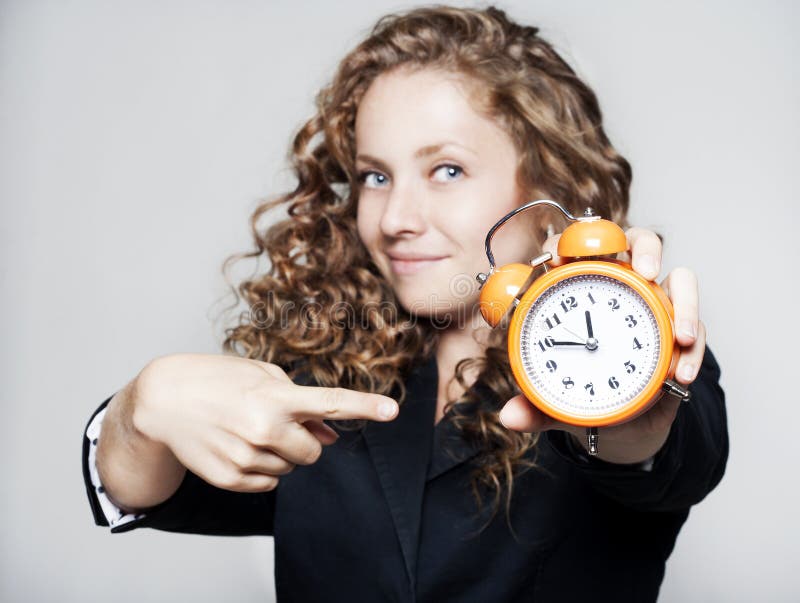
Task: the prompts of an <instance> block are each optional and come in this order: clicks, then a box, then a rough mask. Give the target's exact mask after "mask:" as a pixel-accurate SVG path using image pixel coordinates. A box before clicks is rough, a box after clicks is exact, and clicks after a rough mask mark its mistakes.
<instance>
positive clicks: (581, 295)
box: [520, 274, 661, 418]
mask: <svg viewBox="0 0 800 603" xmlns="http://www.w3.org/2000/svg"><path fill="white" fill-rule="evenodd" d="M520 345H521V350H520V351H521V359H522V365H523V367H524V370H525V373H526V375H527V377H528V380H529V381H530V383H531V385H532V386H533V387H534V389H535V390H536V391H538V392H539V395H540V396H541V397H542V398H543V399H544V400H546V401H548V402H549V403H550V404H551V405H552V406H553V407H554V408H556V409H557V410H559V411H560V412H562V413H564V414H567V415H572V416H578V417H587V418H588V417H598V416H602V415H607V414H610V413H614V412H616V411H618V410H620V409H622V408H624V407H625V406H627V405H628V404H629V403H630V402H631V401H632V400H633V399H634V398H635V397H636V396H637V395H638V394H639V393H641V392H642V390H643V389H644V388H645V386H646V385H647V384H648V383H649V382H650V380H651V379H652V377H653V373H654V372H655V370H656V366H657V364H658V360H659V353H660V349H661V337H660V333H659V330H658V325H657V323H656V319H655V317H654V315H653V312H652V310H651V309H650V306H649V305H648V304H647V303H646V302H645V300H644V299H643V298H642V297H641V296H640V295H639V294H638V293H637V292H636V291H635V290H634V289H633V288H631V287H630V286H628V285H626V284H625V283H622V282H620V281H618V280H617V279H614V278H610V277H608V276H604V275H599V274H596V275H595V274H582V275H579V276H572V277H569V278H565V279H563V280H561V281H558V282H557V283H555V284H554V285H553V286H551V287H549V288H548V289H547V290H546V291H545V292H544V293H543V294H542V295H541V296H539V298H538V299H537V300H536V302H535V303H534V304H533V305H532V306H531V308H530V310H529V311H528V313H527V314H526V315H525V317H524V319H523V322H522V326H521V333H520Z"/></svg>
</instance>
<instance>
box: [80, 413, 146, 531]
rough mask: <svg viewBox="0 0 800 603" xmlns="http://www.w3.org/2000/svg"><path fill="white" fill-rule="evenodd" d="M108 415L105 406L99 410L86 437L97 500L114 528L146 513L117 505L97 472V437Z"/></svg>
mask: <svg viewBox="0 0 800 603" xmlns="http://www.w3.org/2000/svg"><path fill="white" fill-rule="evenodd" d="M105 415H106V409H105V408H104V409H103V410H101V411H100V412H98V413H97V414H96V415H95V417H94V419H92V422H91V423H89V427H88V428H87V429H86V437H87V438H89V444H90V445H89V477H90V478H91V480H92V485H93V486H94V491H95V494H96V495H97V500H98V501H100V508H101V509H103V514H104V515H105V516H106V520H107V521H108V524H109V526H110V527H112V528H116V527H118V526H121V525H125V524H126V523H130V522H131V521H134V520H136V519H141V518H142V517H144V516H145V514H144V513H136V514H134V513H125V512H124V511H123V510H122V509H120V508H119V507H117V506H116V505H115V504H114V503H112V502H111V499H109V498H108V495H107V494H106V491H105V488H103V484H102V482H101V481H100V474H99V473H98V472H97V438H98V437H100V430H101V428H102V424H103V417H104V416H105Z"/></svg>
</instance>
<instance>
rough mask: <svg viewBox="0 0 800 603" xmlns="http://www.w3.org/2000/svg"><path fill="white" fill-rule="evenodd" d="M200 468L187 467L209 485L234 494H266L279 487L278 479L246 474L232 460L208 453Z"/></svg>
mask: <svg viewBox="0 0 800 603" xmlns="http://www.w3.org/2000/svg"><path fill="white" fill-rule="evenodd" d="M199 458H201V459H202V460H201V463H200V465H199V467H200V468H202V469H200V468H196V467H189V466H188V465H187V467H188V468H189V469H190V470H191V471H193V472H194V473H196V474H197V475H199V476H200V477H202V478H203V480H204V481H206V482H208V483H209V484H211V485H213V486H216V487H218V488H222V489H223V490H231V491H233V492H266V491H269V490H273V489H275V488H276V487H277V485H278V477H277V476H274V475H266V474H263V473H248V474H245V473H243V472H242V471H241V469H239V468H238V467H237V466H236V465H235V464H234V463H233V462H232V461H231V460H230V459H228V458H226V457H225V456H221V455H219V454H212V453H211V452H210V451H208V452H207V453H206V454H203V455H202V456H200V457H199Z"/></svg>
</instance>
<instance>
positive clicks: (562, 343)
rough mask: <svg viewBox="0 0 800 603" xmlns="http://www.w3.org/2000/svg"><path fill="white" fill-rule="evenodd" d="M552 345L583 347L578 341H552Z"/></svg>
mask: <svg viewBox="0 0 800 603" xmlns="http://www.w3.org/2000/svg"><path fill="white" fill-rule="evenodd" d="M553 345H580V346H582V345H585V344H583V343H581V342H580V341H554V342H553Z"/></svg>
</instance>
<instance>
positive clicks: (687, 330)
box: [679, 320, 697, 339]
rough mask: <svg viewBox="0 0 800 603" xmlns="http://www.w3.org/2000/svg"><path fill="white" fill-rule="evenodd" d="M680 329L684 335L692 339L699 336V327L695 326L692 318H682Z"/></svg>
mask: <svg viewBox="0 0 800 603" xmlns="http://www.w3.org/2000/svg"><path fill="white" fill-rule="evenodd" d="M679 331H680V334H681V335H683V336H684V337H691V338H692V339H694V338H695V337H697V327H695V326H694V321H692V320H682V321H681V326H680V329H679Z"/></svg>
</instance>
